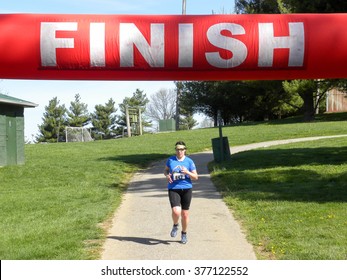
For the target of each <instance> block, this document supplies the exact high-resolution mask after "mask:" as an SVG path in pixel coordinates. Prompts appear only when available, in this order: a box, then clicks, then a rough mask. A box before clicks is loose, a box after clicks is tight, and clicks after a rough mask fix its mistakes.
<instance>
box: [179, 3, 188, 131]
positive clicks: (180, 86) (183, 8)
mask: <svg viewBox="0 0 347 280" xmlns="http://www.w3.org/2000/svg"><path fill="white" fill-rule="evenodd" d="M186 4H187V1H186V0H182V15H185V14H186ZM181 90H182V82H177V83H176V93H177V95H176V131H177V130H179V129H180V107H179V106H180V104H179V99H180V95H181Z"/></svg>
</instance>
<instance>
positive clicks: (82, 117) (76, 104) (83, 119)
mask: <svg viewBox="0 0 347 280" xmlns="http://www.w3.org/2000/svg"><path fill="white" fill-rule="evenodd" d="M67 115H68V120H67V121H68V125H69V126H72V127H83V126H85V125H87V124H88V123H89V122H90V115H89V113H88V105H87V104H85V103H83V102H81V97H80V95H79V94H76V95H75V101H72V102H71V103H70V108H69V110H68V111H67Z"/></svg>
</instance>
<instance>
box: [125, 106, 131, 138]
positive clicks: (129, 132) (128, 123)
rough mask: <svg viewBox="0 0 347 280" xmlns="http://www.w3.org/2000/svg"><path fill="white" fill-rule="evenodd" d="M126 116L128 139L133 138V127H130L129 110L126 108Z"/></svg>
mask: <svg viewBox="0 0 347 280" xmlns="http://www.w3.org/2000/svg"><path fill="white" fill-rule="evenodd" d="M125 115H126V120H127V128H128V137H131V127H130V117H129V108H128V106H126V107H125Z"/></svg>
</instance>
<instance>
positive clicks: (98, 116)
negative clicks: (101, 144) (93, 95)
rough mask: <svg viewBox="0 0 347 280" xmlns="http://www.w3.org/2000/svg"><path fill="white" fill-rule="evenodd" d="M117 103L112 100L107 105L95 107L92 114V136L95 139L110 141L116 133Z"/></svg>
mask: <svg viewBox="0 0 347 280" xmlns="http://www.w3.org/2000/svg"><path fill="white" fill-rule="evenodd" d="M116 112H117V109H116V108H115V101H114V100H113V99H112V98H110V99H109V100H108V102H107V103H106V104H105V105H95V112H94V113H92V115H91V119H92V125H93V128H92V136H93V137H94V138H95V139H100V138H101V139H110V138H111V137H112V136H113V134H114V133H115V128H116V115H115V113H116Z"/></svg>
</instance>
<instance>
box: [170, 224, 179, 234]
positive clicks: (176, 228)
mask: <svg viewBox="0 0 347 280" xmlns="http://www.w3.org/2000/svg"><path fill="white" fill-rule="evenodd" d="M177 231H178V225H173V227H172V230H171V233H170V235H171V237H176V235H177Z"/></svg>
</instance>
